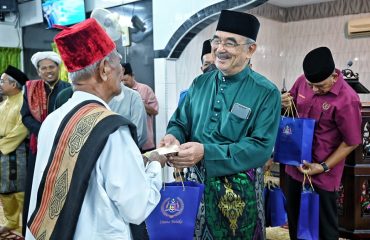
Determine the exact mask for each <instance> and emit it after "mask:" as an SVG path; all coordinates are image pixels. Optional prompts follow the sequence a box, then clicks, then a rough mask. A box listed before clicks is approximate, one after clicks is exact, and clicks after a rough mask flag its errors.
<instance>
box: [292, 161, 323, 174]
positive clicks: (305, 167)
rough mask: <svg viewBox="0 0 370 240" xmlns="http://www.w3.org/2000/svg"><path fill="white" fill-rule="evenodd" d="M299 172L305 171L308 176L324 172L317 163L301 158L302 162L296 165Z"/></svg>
mask: <svg viewBox="0 0 370 240" xmlns="http://www.w3.org/2000/svg"><path fill="white" fill-rule="evenodd" d="M298 170H299V171H300V172H301V173H307V174H308V175H309V176H312V175H316V174H320V173H323V172H324V169H323V167H322V166H321V165H320V164H318V163H309V162H306V161H305V160H303V164H301V165H300V166H299V167H298Z"/></svg>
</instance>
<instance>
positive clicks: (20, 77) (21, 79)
mask: <svg viewBox="0 0 370 240" xmlns="http://www.w3.org/2000/svg"><path fill="white" fill-rule="evenodd" d="M4 73H6V74H8V75H9V76H11V77H12V78H14V79H15V80H16V81H17V82H18V83H19V84H20V85H22V86H23V85H24V84H26V82H27V81H28V77H27V75H26V74H24V73H23V72H22V71H21V70H19V69H18V68H15V67H13V66H12V65H8V67H7V68H6V70H5V71H4Z"/></svg>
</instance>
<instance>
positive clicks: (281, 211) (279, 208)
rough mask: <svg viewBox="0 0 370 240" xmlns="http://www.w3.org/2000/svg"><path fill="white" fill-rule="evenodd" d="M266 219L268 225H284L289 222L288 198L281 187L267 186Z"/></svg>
mask: <svg viewBox="0 0 370 240" xmlns="http://www.w3.org/2000/svg"><path fill="white" fill-rule="evenodd" d="M264 191H265V220H266V226H267V227H277V226H282V225H284V224H286V223H287V221H288V218H287V213H286V208H285V205H286V200H285V196H284V193H283V191H282V190H281V188H279V187H271V188H268V187H265V190H264Z"/></svg>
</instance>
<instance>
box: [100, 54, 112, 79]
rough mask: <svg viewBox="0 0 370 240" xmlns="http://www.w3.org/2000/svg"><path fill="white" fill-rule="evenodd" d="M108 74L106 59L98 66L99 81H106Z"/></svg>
mask: <svg viewBox="0 0 370 240" xmlns="http://www.w3.org/2000/svg"><path fill="white" fill-rule="evenodd" d="M109 72H110V65H109V63H108V61H107V60H106V59H103V60H102V61H101V62H100V64H99V76H100V79H101V80H102V81H107V80H108V74H109Z"/></svg>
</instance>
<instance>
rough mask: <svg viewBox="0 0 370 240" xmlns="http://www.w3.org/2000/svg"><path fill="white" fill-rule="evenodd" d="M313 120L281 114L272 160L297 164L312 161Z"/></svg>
mask: <svg viewBox="0 0 370 240" xmlns="http://www.w3.org/2000/svg"><path fill="white" fill-rule="evenodd" d="M314 130H315V120H314V119H311V118H292V117H284V116H282V117H281V119H280V125H279V130H278V135H277V138H276V143H275V149H274V161H275V162H280V163H283V164H286V165H293V166H299V165H300V164H302V162H303V160H306V161H307V162H312V142H313V134H314Z"/></svg>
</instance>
